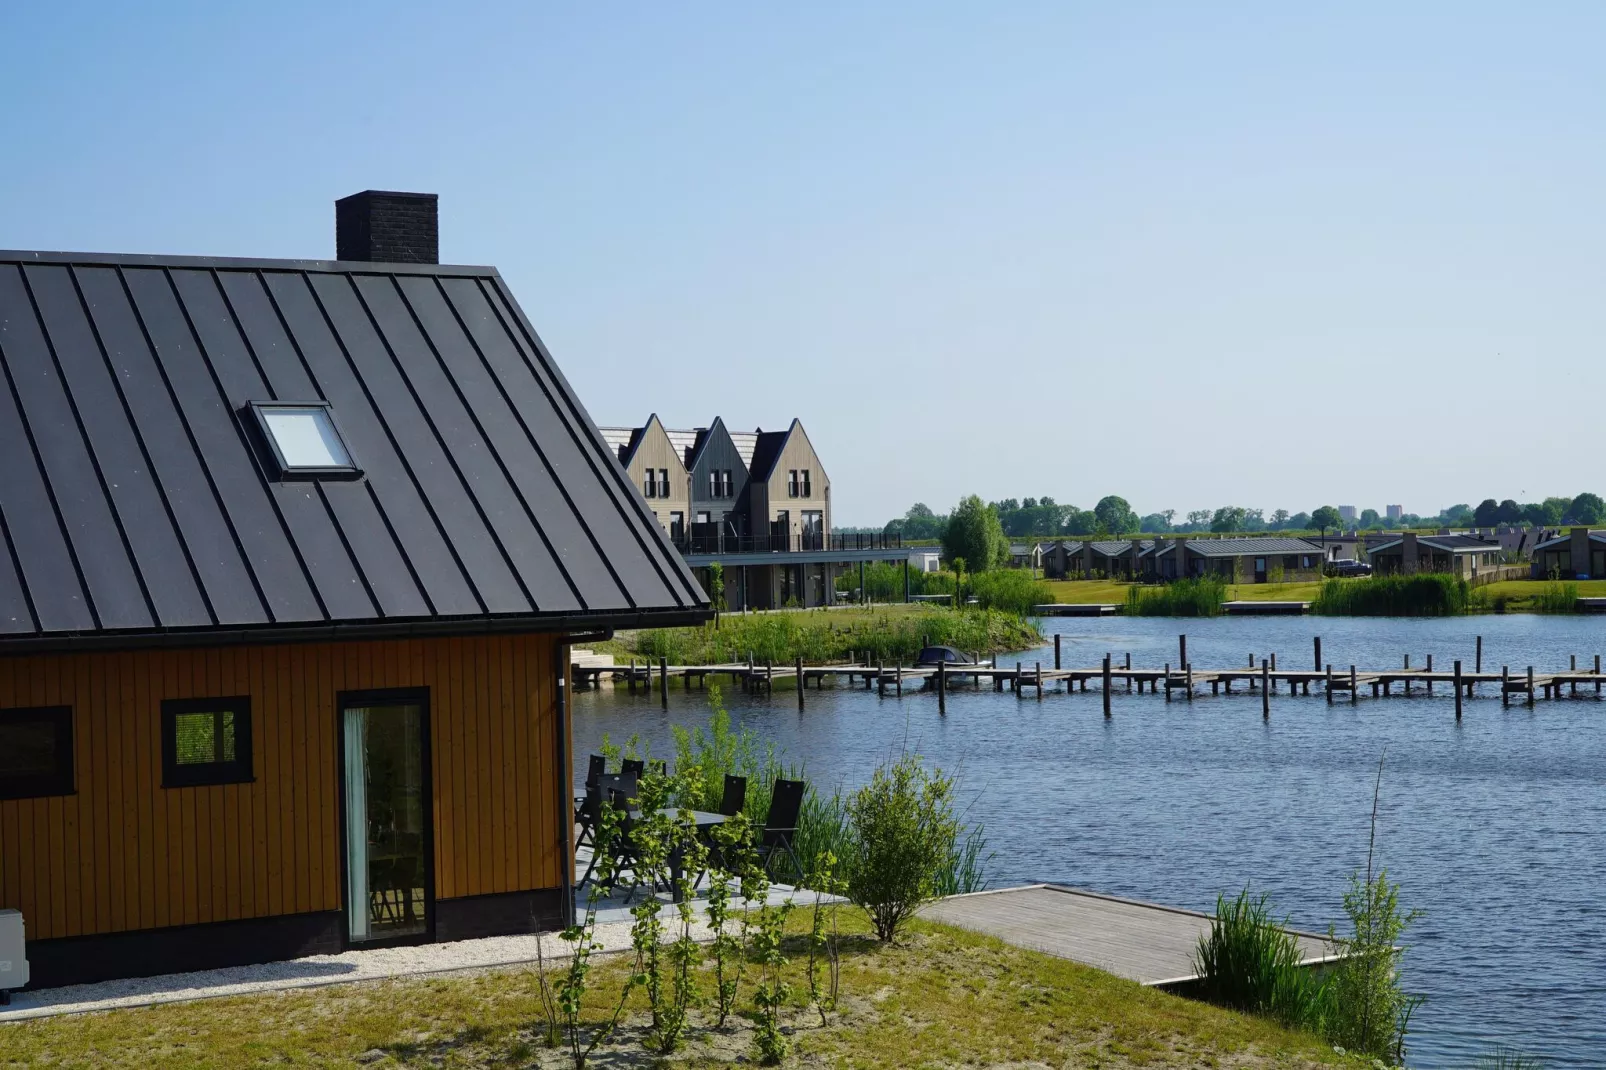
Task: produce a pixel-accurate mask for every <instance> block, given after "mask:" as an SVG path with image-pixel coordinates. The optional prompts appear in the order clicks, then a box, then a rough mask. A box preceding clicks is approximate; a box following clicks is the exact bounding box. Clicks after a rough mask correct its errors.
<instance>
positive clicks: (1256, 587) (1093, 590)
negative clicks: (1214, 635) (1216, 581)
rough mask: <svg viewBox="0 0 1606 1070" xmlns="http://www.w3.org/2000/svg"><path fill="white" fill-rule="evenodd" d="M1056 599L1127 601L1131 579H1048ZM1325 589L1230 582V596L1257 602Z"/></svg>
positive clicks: (1295, 598)
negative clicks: (1125, 581)
mask: <svg viewBox="0 0 1606 1070" xmlns="http://www.w3.org/2000/svg"><path fill="white" fill-rule="evenodd" d="M1046 582H1047V583H1048V586H1049V587H1051V588H1052V589H1053V591H1054V600H1055V601H1056V602H1067V603H1072V604H1079V605H1080V604H1087V603H1102V604H1105V605H1125V604H1126V592H1127V590H1128V589H1129V588H1131V586H1132V585H1131V584H1130V583H1122V582H1120V581H1118V580H1048V581H1046ZM1320 589H1321V584H1320V583H1239V584H1233V585H1229V586H1228V588H1227V598H1228V599H1230V600H1232V599H1245V600H1254V601H1257V602H1266V601H1270V602H1309V601H1310V600H1311V599H1313V598H1315V597H1316V592H1317V591H1318V590H1320Z"/></svg>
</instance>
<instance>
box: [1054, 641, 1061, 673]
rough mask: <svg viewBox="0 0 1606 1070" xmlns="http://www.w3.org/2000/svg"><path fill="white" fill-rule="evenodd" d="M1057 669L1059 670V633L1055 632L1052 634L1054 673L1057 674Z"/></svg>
mask: <svg viewBox="0 0 1606 1070" xmlns="http://www.w3.org/2000/svg"><path fill="white" fill-rule="evenodd" d="M1059 668H1060V633H1059V632H1055V633H1054V671H1055V672H1058V671H1059Z"/></svg>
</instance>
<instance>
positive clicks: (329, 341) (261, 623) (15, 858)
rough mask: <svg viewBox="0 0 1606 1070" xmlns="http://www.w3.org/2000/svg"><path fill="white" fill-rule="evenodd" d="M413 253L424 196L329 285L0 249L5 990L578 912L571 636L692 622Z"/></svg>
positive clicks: (542, 407)
mask: <svg viewBox="0 0 1606 1070" xmlns="http://www.w3.org/2000/svg"><path fill="white" fill-rule="evenodd" d="M436 233H437V227H436V205H435V198H434V197H433V195H420V194H395V193H380V192H374V191H369V192H366V193H363V194H358V195H356V196H354V197H349V198H346V199H344V200H342V201H341V202H339V204H338V207H337V246H338V248H339V257H340V259H339V260H336V261H322V260H234V259H222V258H214V257H183V256H133V255H106V254H88V253H85V254H80V253H40V252H20V253H17V252H0V371H3V377H0V384H5V385H0V533H3V539H0V542H3V545H4V550H5V552H3V553H0V756H3V759H0V909H3V908H11V909H16V910H19V911H20V912H21V913H22V916H23V920H24V924H25V925H26V929H27V936H28V943H27V959H28V961H29V962H30V963H31V965H32V984H33V986H35V987H47V986H52V985H60V984H68V983H74V982H82V981H94V980H100V979H106V978H116V977H127V976H139V975H147V974H156V973H167V972H173V971H182V970H193V969H203V968H208V967H215V966H224V965H233V964H243V963H253V962H262V961H267V960H272V959H282V958H290V957H295V956H299V955H306V954H313V953H322V952H337V951H340V950H342V949H344V948H358V947H375V946H386V945H392V944H407V943H423V942H429V941H441V940H456V939H462V938H466V937H479V936H490V935H495V934H501V933H515V932H528V931H531V930H534V929H540V928H552V927H561V926H563V925H565V924H567V922H568V920H569V919H570V917H571V916H572V910H573V899H572V895H571V881H572V878H573V866H572V863H573V851H572V843H571V839H572V834H573V827H574V826H573V813H572V798H573V794H572V785H571V783H570V772H569V771H570V759H569V754H568V747H569V725H568V720H567V718H568V714H567V707H566V703H565V698H564V696H565V694H566V687H565V682H566V678H567V667H568V655H567V649H568V644H569V642H570V640H571V639H572V638H574V637H576V636H577V635H592V636H595V635H598V634H605V633H606V630H607V629H612V628H643V627H657V626H665V627H672V626H677V625H686V624H696V623H699V622H702V621H704V620H707V619H709V618H710V616H711V613H710V610H709V606H708V600H707V598H706V596H705V595H704V594H703V591H702V589H701V588H700V587H699V586H698V584H697V582H696V580H695V579H694V578H693V577H692V575H691V573H690V572H689V571H688V570H687V568H686V566H685V564H684V563H683V561H682V559H681V557H680V555H679V554H678V553H676V551H675V548H674V546H673V545H672V544H671V543H670V541H669V539H668V537H667V535H666V534H665V532H664V531H663V530H662V529H661V528H660V527H659V525H658V523H656V522H655V520H654V517H653V515H652V513H651V512H649V511H648V509H647V508H646V506H645V504H644V502H643V499H642V497H641V494H640V490H639V488H637V487H634V486H632V485H631V483H630V482H628V481H627V479H626V476H625V472H624V469H623V468H622V467H621V466H620V463H619V459H618V456H617V454H616V453H615V452H613V451H612V450H610V448H609V447H608V445H607V444H606V443H605V441H604V440H603V438H602V437H601V435H600V434H599V432H598V431H597V429H596V427H595V426H594V425H593V424H592V422H591V420H590V418H589V417H588V416H587V414H586V411H585V409H584V407H582V405H581V404H580V401H579V399H578V398H577V397H575V395H574V393H573V392H572V391H571V390H570V388H569V386H568V385H567V383H566V382H565V380H564V377H563V375H562V374H561V373H560V372H559V371H558V368H557V366H556V364H555V363H554V361H553V359H552V356H551V354H550V353H549V352H548V351H547V349H546V347H545V346H544V345H543V344H542V342H541V340H540V338H539V337H538V336H537V335H536V333H535V330H534V328H533V327H532V326H531V325H530V323H529V321H528V320H527V319H526V318H525V316H524V313H523V312H522V311H521V310H520V308H519V306H518V304H517V303H516V302H515V301H514V299H513V296H512V294H511V293H510V292H509V291H508V289H507V286H506V284H505V283H504V282H503V280H502V278H501V276H500V275H499V274H498V273H497V271H496V270H495V269H494V268H487V267H451V266H442V265H439V264H437V263H436V262H435V260H436V253H435V250H436ZM13 976H14V974H13ZM0 985H4V975H0ZM7 987H10V986H7Z"/></svg>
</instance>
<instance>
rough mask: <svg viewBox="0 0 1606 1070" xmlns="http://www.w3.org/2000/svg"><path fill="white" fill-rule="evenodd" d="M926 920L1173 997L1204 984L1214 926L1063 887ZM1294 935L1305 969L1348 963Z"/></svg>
mask: <svg viewBox="0 0 1606 1070" xmlns="http://www.w3.org/2000/svg"><path fill="white" fill-rule="evenodd" d="M920 916H921V917H922V918H925V919H928V920H930V921H938V922H942V923H943V924H945V925H956V926H958V927H960V928H962V929H970V930H972V931H973V932H980V933H986V934H987V935H989V936H996V937H997V938H998V939H1000V940H1003V941H1004V942H1005V943H1010V944H1014V945H1015V946H1016V947H1024V948H1027V949H1029V950H1032V951H1041V952H1043V953H1045V954H1049V955H1053V956H1055V957H1057V958H1062V959H1070V960H1071V961H1073V962H1080V963H1082V964H1084V965H1087V966H1093V967H1096V968H1098V969H1101V970H1104V971H1106V972H1107V973H1113V974H1115V975H1116V976H1117V977H1125V978H1126V979H1128V980H1130V981H1136V982H1138V983H1139V984H1142V985H1149V986H1152V987H1155V988H1166V989H1173V990H1175V989H1186V988H1188V987H1189V986H1190V985H1192V984H1193V983H1194V982H1196V981H1198V980H1199V971H1198V967H1197V966H1196V965H1195V964H1194V959H1193V955H1194V950H1195V948H1197V947H1198V944H1199V938H1200V937H1202V936H1205V935H1207V934H1208V933H1209V932H1210V923H1211V918H1210V916H1209V915H1208V914H1200V913H1198V912H1197V911H1193V910H1183V909H1180V908H1178V907H1166V906H1158V905H1156V904H1154V903H1143V902H1139V901H1137V900H1133V899H1119V898H1117V897H1115V896H1109V895H1099V894H1098V893H1096V892H1085V891H1082V890H1080V889H1077V888H1067V887H1063V886H1061V885H1057V884H1032V885H1027V886H1025V887H1022V888H1001V889H998V890H996V891H987V892H977V893H975V894H973V895H958V896H950V897H949V898H947V899H939V900H937V901H936V902H935V903H932V904H930V905H928V906H926V907H923V908H922V909H921V911H920ZM1286 931H1287V932H1288V933H1289V934H1290V935H1292V936H1293V937H1294V939H1295V941H1296V942H1297V943H1298V945H1299V951H1300V965H1302V966H1307V967H1319V966H1323V965H1325V964H1327V963H1330V962H1334V961H1337V959H1338V958H1339V957H1340V956H1339V954H1338V952H1337V949H1336V948H1334V947H1333V946H1332V945H1330V944H1329V943H1328V942H1327V940H1326V938H1324V937H1321V936H1318V935H1316V934H1315V933H1308V932H1301V931H1299V930H1297V929H1289V930H1286Z"/></svg>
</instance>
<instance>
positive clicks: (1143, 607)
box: [1126, 576, 1227, 617]
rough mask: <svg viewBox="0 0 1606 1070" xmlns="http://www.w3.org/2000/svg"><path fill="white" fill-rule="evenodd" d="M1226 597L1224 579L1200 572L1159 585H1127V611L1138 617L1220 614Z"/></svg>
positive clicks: (1210, 615)
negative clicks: (1197, 575) (1202, 574)
mask: <svg viewBox="0 0 1606 1070" xmlns="http://www.w3.org/2000/svg"><path fill="white" fill-rule="evenodd" d="M1226 600H1227V583H1226V581H1225V580H1223V579H1222V578H1220V577H1219V576H1199V577H1197V578H1194V579H1185V580H1176V581H1174V582H1172V583H1167V584H1163V585H1161V586H1158V587H1141V586H1137V585H1133V586H1131V587H1128V588H1127V591H1126V611H1127V613H1128V614H1130V615H1132V616H1135V617H1218V616H1220V615H1221V603H1223V602H1225V601H1226Z"/></svg>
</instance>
